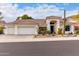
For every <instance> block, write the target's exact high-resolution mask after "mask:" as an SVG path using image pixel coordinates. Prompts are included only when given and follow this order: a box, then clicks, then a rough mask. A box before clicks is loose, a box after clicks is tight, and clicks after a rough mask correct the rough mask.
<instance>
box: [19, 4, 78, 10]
mask: <svg viewBox="0 0 79 59" xmlns="http://www.w3.org/2000/svg"><path fill="white" fill-rule="evenodd" d="M37 4H38V3H18V5H19V8H25V7H26V6H30V7H37ZM39 4H43V3H39ZM44 4H48V5H49V6H50V5H55V6H57V7H60V8H64V9H66V10H74V9H76V8H78V7H79V3H44Z"/></svg>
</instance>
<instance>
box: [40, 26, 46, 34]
mask: <svg viewBox="0 0 79 59" xmlns="http://www.w3.org/2000/svg"><path fill="white" fill-rule="evenodd" d="M46 31H47V28H46V27H39V32H38V33H39V34H42V35H45V34H46Z"/></svg>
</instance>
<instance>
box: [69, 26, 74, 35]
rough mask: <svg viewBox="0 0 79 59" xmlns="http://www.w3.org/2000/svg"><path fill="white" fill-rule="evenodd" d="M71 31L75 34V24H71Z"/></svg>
mask: <svg viewBox="0 0 79 59" xmlns="http://www.w3.org/2000/svg"><path fill="white" fill-rule="evenodd" d="M70 31H71V32H72V33H73V34H74V26H73V25H71V28H70Z"/></svg>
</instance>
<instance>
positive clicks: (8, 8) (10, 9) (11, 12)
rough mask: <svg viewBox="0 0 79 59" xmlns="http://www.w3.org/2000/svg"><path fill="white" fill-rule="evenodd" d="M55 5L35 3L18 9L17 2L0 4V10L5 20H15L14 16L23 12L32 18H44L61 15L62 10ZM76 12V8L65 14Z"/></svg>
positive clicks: (69, 14)
mask: <svg viewBox="0 0 79 59" xmlns="http://www.w3.org/2000/svg"><path fill="white" fill-rule="evenodd" d="M61 9H62V8H59V7H57V6H55V5H48V4H37V7H31V6H28V7H27V6H26V7H25V8H24V9H19V8H18V4H0V11H1V12H2V16H4V19H3V20H5V21H6V22H11V21H14V20H16V18H17V17H18V16H20V15H23V14H28V15H29V16H32V17H33V18H36V19H37V18H38V19H40V18H45V17H46V16H53V15H55V16H63V10H61ZM76 13H77V9H76V10H73V11H67V16H71V15H74V14H76Z"/></svg>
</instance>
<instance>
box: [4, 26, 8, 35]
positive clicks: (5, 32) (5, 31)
mask: <svg viewBox="0 0 79 59" xmlns="http://www.w3.org/2000/svg"><path fill="white" fill-rule="evenodd" d="M7 28H8V27H7V26H6V25H5V29H4V34H5V35H7V34H8V29H7Z"/></svg>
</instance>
